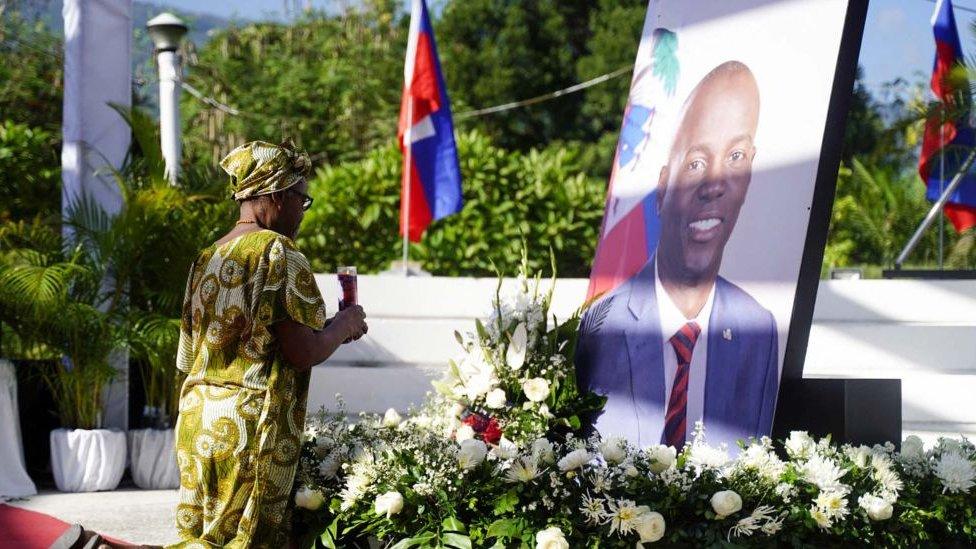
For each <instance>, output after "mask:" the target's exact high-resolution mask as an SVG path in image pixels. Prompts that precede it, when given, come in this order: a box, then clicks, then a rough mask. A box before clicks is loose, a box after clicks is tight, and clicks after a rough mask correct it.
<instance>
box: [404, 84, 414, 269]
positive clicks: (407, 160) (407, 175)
mask: <svg viewBox="0 0 976 549" xmlns="http://www.w3.org/2000/svg"><path fill="white" fill-rule="evenodd" d="M407 93H408V94H409V91H408V92H407ZM403 138H404V147H405V148H406V153H405V156H404V161H403V276H407V275H408V274H409V270H408V269H407V261H408V260H409V259H410V252H409V250H410V238H409V235H410V185H411V178H412V176H413V159H412V158H411V156H412V155H413V97H411V96H409V95H408V96H407V128H406V130H405V131H404V132H403Z"/></svg>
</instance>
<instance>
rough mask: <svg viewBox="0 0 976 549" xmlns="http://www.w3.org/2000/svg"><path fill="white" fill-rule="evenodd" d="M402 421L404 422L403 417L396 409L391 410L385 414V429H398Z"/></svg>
mask: <svg viewBox="0 0 976 549" xmlns="http://www.w3.org/2000/svg"><path fill="white" fill-rule="evenodd" d="M401 421H403V417H401V416H400V414H399V413H398V412H397V411H396V409H395V408H389V409H388V410H387V411H386V413H385V414H383V427H396V426H398V425H400V422H401Z"/></svg>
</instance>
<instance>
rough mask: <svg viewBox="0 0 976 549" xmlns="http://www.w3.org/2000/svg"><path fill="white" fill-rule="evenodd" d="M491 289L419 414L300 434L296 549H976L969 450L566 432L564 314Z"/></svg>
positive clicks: (589, 406)
mask: <svg viewBox="0 0 976 549" xmlns="http://www.w3.org/2000/svg"><path fill="white" fill-rule="evenodd" d="M539 286H540V284H539V279H538V278H536V279H535V280H534V281H532V280H529V279H527V278H526V277H525V276H524V271H523V275H522V276H520V277H519V279H518V283H517V288H516V291H515V292H514V293H512V294H508V295H504V296H503V295H502V294H501V291H500V288H501V286H499V292H496V296H495V299H494V300H493V302H492V312H491V313H490V315H489V316H488V319H487V320H486V322H485V323H481V322H478V323H476V330H475V332H472V333H468V334H457V339H458V342H459V344H460V346H461V349H462V353H461V355H460V356H459V357H457V358H456V359H455V360H454V361H452V362H451V364H450V366H449V368H448V372H447V374H446V375H445V377H444V378H442V379H440V380H438V381H436V382H435V383H434V387H435V389H436V392H434V393H431V394H429V396H428V399H427V401H426V402H425V403H424V405H423V406H422V407H420V408H419V409H416V410H412V411H411V412H410V413H409V414H408V415H407V417H406V418H404V417H402V416H401V415H400V414H399V413H398V412H396V411H395V410H392V409H391V410H389V411H387V413H386V414H385V415H383V416H379V415H362V416H361V417H360V418H359V420H358V421H355V422H351V421H349V420H348V417H347V415H346V414H345V412H344V411H343V409H342V406H341V399H340V406H339V409H338V410H336V411H331V412H330V411H325V410H323V411H321V412H319V413H318V414H314V415H311V416H310V417H309V419H308V420H307V422H306V432H305V440H304V444H303V449H302V458H301V466H300V470H299V477H298V480H297V482H296V485H297V486H298V489H297V491H296V494H295V501H296V505H297V506H298V507H299V512H298V513H297V517H296V529H297V532H298V533H299V536H300V539H301V542H302V545H303V546H306V547H330V548H334V547H380V546H382V547H393V548H396V549H405V548H409V547H455V548H469V547H493V548H503V547H536V548H540V549H565V548H568V547H591V548H598V547H599V548H603V547H628V548H633V547H643V546H645V545H649V544H653V543H659V544H671V545H689V546H691V545H693V546H703V545H704V546H723V547H734V546H752V545H761V546H774V545H790V546H823V545H828V546H829V545H847V544H854V543H858V544H868V543H871V544H880V545H885V546H916V545H921V544H944V543H958V544H966V545H971V544H972V543H974V542H976V491H974V484H976V448H974V446H973V444H971V443H970V442H968V441H967V440H965V439H962V440H949V439H941V440H940V441H939V442H938V444H936V445H935V446H933V447H931V448H928V449H925V448H924V446H923V444H922V441H921V440H919V439H918V438H917V437H909V438H908V439H906V440H905V441H904V442H903V443H902V447H901V450H900V451H896V450H895V447H894V446H893V445H892V444H890V443H889V444H887V445H884V446H874V447H867V446H860V447H854V446H850V445H842V446H839V445H835V444H831V442H830V440H829V438H827V439H821V440H815V439H813V438H811V437H810V436H808V435H807V434H806V433H804V432H794V433H792V434H791V435H790V438H789V439H787V440H785V441H782V444H780V445H775V446H774V444H773V442H772V441H771V440H769V439H767V438H764V439H762V440H758V441H756V440H752V441H748V442H743V443H741V447H740V448H735V449H730V448H725V447H713V446H710V445H708V444H707V442H706V433H705V432H704V429H703V428H702V427H701V425H697V426H696V429H695V433H694V438H693V440H692V441H691V442H689V443H688V444H686V445H685V446H684V447H683V448H680V449H676V448H673V447H666V446H661V445H658V446H653V447H649V448H635V447H633V446H632V445H630V444H629V443H627V442H626V441H625V440H622V439H614V438H610V439H605V440H601V439H600V438H599V437H598V436H596V435H593V436H584V434H583V432H582V431H581V430H580V427H581V423H582V422H583V419H584V416H585V414H587V413H589V412H592V411H595V410H598V409H599V408H600V406H602V404H603V400H602V398H600V397H598V396H597V395H594V394H589V393H581V392H579V391H578V390H577V388H576V380H575V375H574V370H573V366H572V353H573V348H574V343H575V333H576V328H577V326H578V320H579V315H575V316H574V317H573V318H572V319H570V320H569V321H567V322H565V323H563V324H559V323H558V322H556V321H555V319H553V322H552V324H549V323H548V322H547V315H548V309H549V302H550V298H551V293H546V294H541V293H540V291H539Z"/></svg>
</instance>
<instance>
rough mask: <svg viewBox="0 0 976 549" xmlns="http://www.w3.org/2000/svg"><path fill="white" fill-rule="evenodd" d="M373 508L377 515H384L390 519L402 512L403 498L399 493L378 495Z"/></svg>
mask: <svg viewBox="0 0 976 549" xmlns="http://www.w3.org/2000/svg"><path fill="white" fill-rule="evenodd" d="M373 507H374V508H375V509H376V514H377V515H386V518H390V517H392V516H393V515H395V514H397V513H399V512H400V511H402V510H403V496H402V495H400V492H387V493H385V494H381V495H378V496H376V500H375V501H374V502H373Z"/></svg>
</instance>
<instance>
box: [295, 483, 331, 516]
mask: <svg viewBox="0 0 976 549" xmlns="http://www.w3.org/2000/svg"><path fill="white" fill-rule="evenodd" d="M324 503H325V496H323V495H322V492H319V491H318V490H313V489H311V488H302V489H301V490H299V491H298V492H296V493H295V505H296V506H297V507H301V508H302V509H308V510H310V511H315V510H317V509H319V508H321V507H322V504H324Z"/></svg>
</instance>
